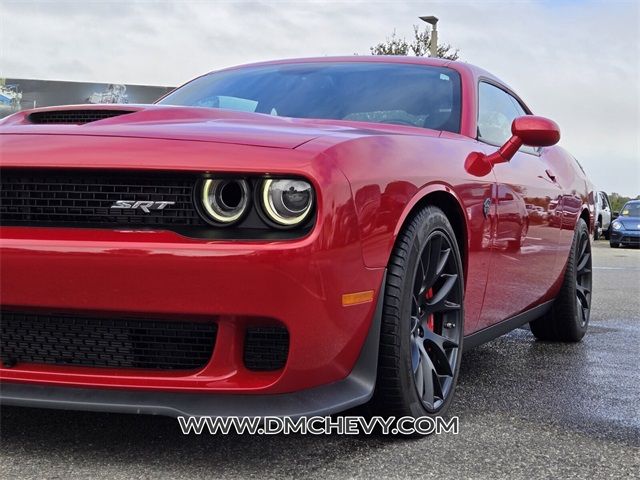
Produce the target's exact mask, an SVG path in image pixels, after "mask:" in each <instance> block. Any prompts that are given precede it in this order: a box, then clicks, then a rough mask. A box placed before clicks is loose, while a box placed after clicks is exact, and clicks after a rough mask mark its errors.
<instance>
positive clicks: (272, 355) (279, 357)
mask: <svg viewBox="0 0 640 480" xmlns="http://www.w3.org/2000/svg"><path fill="white" fill-rule="evenodd" d="M288 356H289V332H288V330H287V329H286V328H284V327H251V328H248V329H247V333H246V335H245V338H244V365H245V367H246V368H247V369H249V370H255V371H270V370H280V369H281V368H283V367H284V365H285V364H286V363H287V357H288Z"/></svg>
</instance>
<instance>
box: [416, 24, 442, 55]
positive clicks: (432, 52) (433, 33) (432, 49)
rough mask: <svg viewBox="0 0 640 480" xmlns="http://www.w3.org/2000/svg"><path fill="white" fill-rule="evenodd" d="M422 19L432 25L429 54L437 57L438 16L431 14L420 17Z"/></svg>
mask: <svg viewBox="0 0 640 480" xmlns="http://www.w3.org/2000/svg"><path fill="white" fill-rule="evenodd" d="M420 20H422V21H423V22H427V23H428V24H429V25H431V41H430V42H429V56H430V57H437V56H438V30H437V29H436V25H437V23H438V17H434V16H433V15H429V16H426V17H420Z"/></svg>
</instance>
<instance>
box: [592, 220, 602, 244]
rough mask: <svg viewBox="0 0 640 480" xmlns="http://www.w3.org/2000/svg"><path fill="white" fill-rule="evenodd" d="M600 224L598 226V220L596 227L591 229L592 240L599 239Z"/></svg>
mask: <svg viewBox="0 0 640 480" xmlns="http://www.w3.org/2000/svg"><path fill="white" fill-rule="evenodd" d="M601 228H602V227H601V226H600V222H599V221H598V222H597V223H596V228H594V229H593V239H594V240H600V231H601Z"/></svg>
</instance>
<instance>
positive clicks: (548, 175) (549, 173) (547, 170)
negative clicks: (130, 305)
mask: <svg viewBox="0 0 640 480" xmlns="http://www.w3.org/2000/svg"><path fill="white" fill-rule="evenodd" d="M545 172H546V173H547V177H549V178H550V179H551V180H552V181H554V182H555V181H556V176H555V174H554V173H553V172H552V171H551V170H549V169H548V168H547V169H546V170H545Z"/></svg>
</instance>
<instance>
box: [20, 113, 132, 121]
mask: <svg viewBox="0 0 640 480" xmlns="http://www.w3.org/2000/svg"><path fill="white" fill-rule="evenodd" d="M127 113H133V110H48V111H44V112H33V113H30V114H29V117H28V118H29V121H30V122H31V123H39V124H48V123H71V124H82V123H89V122H96V121H98V120H104V119H106V118H111V117H117V116H119V115H126V114H127Z"/></svg>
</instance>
